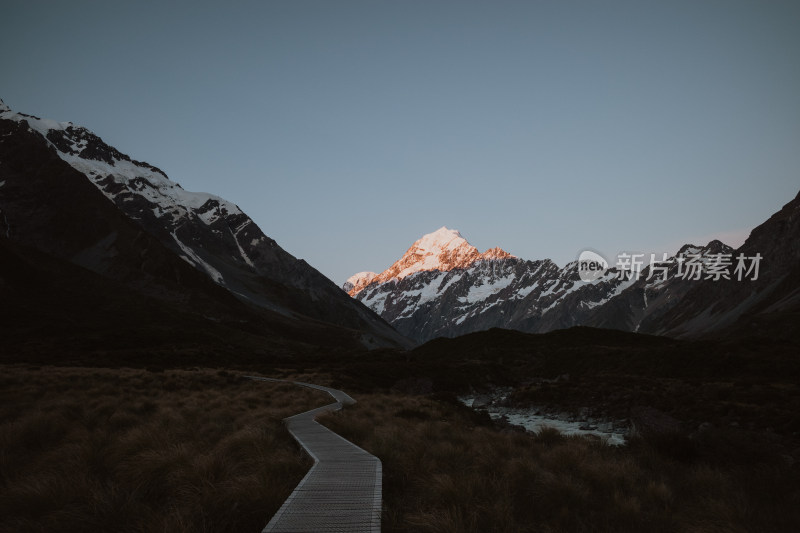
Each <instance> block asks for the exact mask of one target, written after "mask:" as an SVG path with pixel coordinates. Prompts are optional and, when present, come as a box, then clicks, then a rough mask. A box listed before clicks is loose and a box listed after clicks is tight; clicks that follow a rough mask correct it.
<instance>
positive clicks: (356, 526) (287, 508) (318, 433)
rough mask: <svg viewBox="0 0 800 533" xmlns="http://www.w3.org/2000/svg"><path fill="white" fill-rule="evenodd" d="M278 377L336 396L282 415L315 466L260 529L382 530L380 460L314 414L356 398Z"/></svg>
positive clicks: (338, 391) (277, 530) (275, 530)
mask: <svg viewBox="0 0 800 533" xmlns="http://www.w3.org/2000/svg"><path fill="white" fill-rule="evenodd" d="M246 377H248V378H249V379H255V380H259V381H280V382H285V383H293V384H295V385H300V386H302V387H309V388H312V389H318V390H321V391H325V392H327V393H328V394H330V395H331V396H333V399H334V400H336V402H335V403H332V404H329V405H325V406H323V407H318V408H316V409H312V410H311V411H306V412H305V413H300V414H299V415H294V416H290V417H289V418H285V419H284V423H285V424H286V426H287V428H288V429H289V432H290V433H291V434H292V436H293V437H294V438H295V440H297V442H299V443H300V445H301V446H302V447H303V448H305V450H306V451H307V452H308V454H309V455H310V456H311V457H312V458H313V459H314V466H312V467H311V470H309V471H308V473H307V474H306V477H304V478H303V480H302V481H300V483H299V484H298V485H297V487H295V489H294V491H293V492H292V494H291V495H290V496H289V497H288V498H287V499H286V501H285V502H284V503H283V505H282V506H281V508H280V509H278V512H277V513H275V516H273V517H272V520H270V521H269V523H268V524H267V527H265V528H264V531H263V532H262V533H266V532H303V533H309V532H312V531H313V532H320V533H324V532H348V533H349V532H362V531H363V532H370V533H379V532H380V530H381V474H382V467H381V461H380V459H378V458H377V457H375V456H374V455H371V454H369V453H367V452H366V451H364V450H362V449H361V448H359V447H358V446H356V445H355V444H353V443H351V442H350V441H348V440H345V439H344V438H343V437H341V436H339V435H337V434H336V433H334V432H333V431H331V430H329V429H328V428H326V427H324V426H322V425H321V424H319V423H317V421H316V420H314V419H315V418H316V417H317V416H318V415H320V414H322V413H326V412H328V411H337V410H339V409H341V408H342V406H344V405H352V404H354V403H356V401H355V400H354V399H353V398H351V397H350V396H348V395H347V394H346V393H344V392H342V391H340V390H337V389H331V388H328V387H322V386H320V385H313V384H311V383H302V382H299V381H287V380H281V379H273V378H262V377H258V376H246Z"/></svg>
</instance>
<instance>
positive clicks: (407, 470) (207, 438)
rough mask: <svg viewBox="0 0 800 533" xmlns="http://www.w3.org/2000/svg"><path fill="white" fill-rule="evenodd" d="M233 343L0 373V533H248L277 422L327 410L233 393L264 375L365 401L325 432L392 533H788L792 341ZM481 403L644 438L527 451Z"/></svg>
mask: <svg viewBox="0 0 800 533" xmlns="http://www.w3.org/2000/svg"><path fill="white" fill-rule="evenodd" d="M215 333H216V332H215ZM226 339H227V341H226V342H230V343H231V344H230V345H229V347H228V348H227V349H226V350H225V351H224V353H222V352H221V353H219V354H218V355H217V356H215V355H214V353H212V352H213V351H214V350H213V348H209V349H210V350H211V352H204V353H203V356H202V358H200V359H201V361H202V364H201V363H200V362H192V352H191V351H186V350H175V351H173V350H171V348H170V346H169V345H168V344H167V345H164V344H163V343H162V344H161V345H159V346H160V347H159V349H158V352H157V353H158V358H157V360H154V355H153V353H154V352H152V351H150V347H149V346H147V345H146V343H145V345H142V346H141V347H140V346H137V341H136V339H135V337H131V342H129V343H125V348H124V351H123V350H120V351H113V350H112V352H113V353H111V354H109V357H107V358H104V357H103V354H102V353H100V352H96V351H92V353H91V354H89V353H88V352H87V353H86V355H84V356H80V357H73V356H70V357H69V358H68V359H64V358H63V356H62V355H61V353H59V352H58V351H55V350H53V351H52V352H49V351H47V350H38V351H37V354H38V355H37V357H36V361H37V362H38V363H37V364H41V365H42V366H31V365H30V364H25V363H23V362H20V361H19V359H18V357H20V356H15V355H14V354H12V353H7V354H6V355H5V356H4V359H5V360H6V361H8V363H7V364H6V365H5V366H3V367H2V377H1V378H0V383H1V384H2V386H1V387H0V401H1V403H0V415H1V416H2V418H0V510H2V512H0V530H1V531H43V530H47V531H49V530H54V529H55V530H59V531H110V530H113V531H234V530H235V531H253V532H256V531H259V530H260V529H261V528H262V527H263V526H264V525H265V524H266V522H267V521H268V520H269V518H270V516H271V515H272V514H273V513H274V512H275V511H276V510H277V509H278V507H279V506H280V504H281V503H282V501H283V499H284V498H285V497H286V496H288V494H289V493H290V492H291V490H292V488H293V487H294V486H295V485H296V483H297V482H298V481H299V480H300V479H301V478H302V476H303V473H304V472H305V471H306V469H307V468H308V467H309V466H310V464H311V461H310V459H308V457H306V456H305V454H304V453H303V452H302V451H301V449H300V447H299V446H298V445H297V444H296V443H295V442H294V441H293V440H292V439H291V437H290V436H289V434H288V433H287V432H286V431H285V428H283V426H282V425H281V423H280V420H281V419H282V418H283V417H285V416H289V415H291V414H295V413H297V412H300V411H302V410H304V409H306V408H308V407H311V406H316V405H321V404H324V403H327V402H328V401H329V398H327V397H326V396H325V395H321V394H320V393H316V392H314V391H309V390H306V389H303V388H299V387H294V386H289V385H278V384H267V383H255V382H249V381H245V380H242V379H240V378H238V377H237V375H239V374H243V373H260V374H262V375H267V376H273V377H281V378H294V379H301V380H306V381H312V382H317V383H320V384H324V385H332V386H334V387H337V388H341V389H344V390H346V391H347V392H348V393H350V394H352V395H353V396H354V397H355V398H356V399H357V400H358V403H357V404H356V405H355V406H353V407H349V408H347V409H346V410H345V411H343V412H342V413H338V414H334V415H329V416H327V417H326V418H324V419H323V422H324V423H325V424H327V425H329V426H330V427H331V428H333V429H334V430H336V431H338V432H341V433H342V434H343V435H344V436H345V437H347V438H348V439H351V440H353V441H354V442H355V443H356V444H358V445H360V446H362V447H364V448H365V449H367V450H368V451H370V452H372V453H374V454H375V455H377V456H378V457H379V458H380V459H381V460H382V461H383V465H384V515H383V527H384V530H385V531H423V532H427V531H430V532H439V531H440V532H466V531H475V532H491V531H509V532H511V531H545V532H547V531H609V532H612V531H613V532H617V531H631V532H640V531H664V532H667V531H692V532H765V533H766V532H770V533H771V532H782V531H786V532H789V531H791V532H796V531H800V415H798V413H800V355H798V354H800V349H798V346H799V344H798V342H797V339H796V338H794V337H792V336H791V335H789V336H779V335H762V336H758V335H756V336H753V335H750V336H745V337H731V338H730V339H721V340H720V339H717V340H699V341H677V340H673V339H665V338H659V337H651V336H644V335H635V334H629V333H622V332H614V331H604V330H593V329H589V328H574V329H571V330H565V331H557V332H553V333H549V334H546V335H525V334H521V333H517V332H511V331H503V330H491V331H488V332H482V333H477V334H472V335H467V336H464V337H460V338H457V339H439V340H436V341H432V342H430V343H428V344H426V345H424V346H421V347H418V348H416V349H414V350H412V351H408V352H400V351H393V350H383V351H380V350H379V351H373V352H365V351H362V352H359V351H345V350H340V351H331V352H325V351H324V350H306V351H295V352H292V353H289V352H288V351H286V350H280V351H279V352H277V353H272V352H270V351H269V350H268V349H267V350H265V351H263V352H256V351H253V350H252V349H249V346H250V340H248V342H247V343H239V341H238V340H237V339H236V338H234V337H226ZM223 340H224V339H223ZM97 342H100V340H98V341H97ZM143 342H144V341H143ZM148 342H149V341H148ZM219 342H222V340H220V341H219ZM40 348H41V347H40ZM34 349H35V347H33V346H31V345H29V346H27V347H26V350H25V352H23V353H22V355H21V357H22V358H23V360H24V359H27V358H28V356H29V355H30V352H31V350H34ZM79 352H80V351H79V350H77V349H75V350H73V354H79ZM171 354H174V355H171ZM215 357H216V360H217V362H216V364H215V365H213V366H216V367H218V368H215V369H203V370H198V369H196V368H193V367H191V366H189V365H190V364H201V366H203V365H208V366H211V365H209V363H210V361H211V360H213V359H215ZM87 358H92V359H93V360H95V361H96V364H94V365H88V362H87ZM156 364H157V366H156ZM48 365H49V366H48ZM66 365H73V366H66ZM121 365H125V366H121ZM103 366H106V367H107V368H102V367H103ZM494 386H506V387H513V389H514V393H513V394H512V395H511V396H510V397H509V399H508V403H509V405H513V406H539V407H541V408H542V409H544V410H546V409H558V410H563V411H587V410H588V411H590V412H591V414H592V415H594V416H609V417H613V418H614V419H620V418H621V419H626V420H628V421H630V422H632V423H634V424H636V426H637V432H636V435H635V436H633V437H631V439H630V440H629V443H628V444H627V445H626V446H623V447H616V448H615V447H609V446H606V445H604V444H602V443H601V442H598V441H592V440H587V439H583V438H566V437H563V436H561V435H560V434H558V433H556V432H555V431H552V430H545V431H543V432H541V433H539V434H531V433H525V432H522V431H520V430H519V429H517V428H513V427H508V426H503V425H502V424H501V425H498V424H495V423H493V422H491V421H490V420H489V419H488V417H487V416H486V415H481V414H477V413H475V412H473V411H472V410H470V409H467V408H466V407H464V406H462V405H460V404H459V403H458V402H457V401H456V396H457V395H458V394H467V393H469V394H473V395H474V394H476V393H478V394H480V393H482V392H488V391H490V390H491V389H492V387H494Z"/></svg>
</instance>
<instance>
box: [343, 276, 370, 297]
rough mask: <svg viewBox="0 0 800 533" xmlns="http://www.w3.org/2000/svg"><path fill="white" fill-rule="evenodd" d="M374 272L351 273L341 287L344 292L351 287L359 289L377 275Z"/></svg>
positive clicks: (351, 288)
mask: <svg viewBox="0 0 800 533" xmlns="http://www.w3.org/2000/svg"><path fill="white" fill-rule="evenodd" d="M377 275H378V274H376V273H375V272H359V273H358V274H353V275H352V276H350V277H349V278H347V281H345V282H344V285H343V286H342V289H344V291H345V292H347V293H349V292H350V291H352V290H353V289H356V290H357V291H360V290H361V289H363V288H364V287H366V286H367V285H369V283H370V282H371V281H372V279H373V278H374V277H375V276H377Z"/></svg>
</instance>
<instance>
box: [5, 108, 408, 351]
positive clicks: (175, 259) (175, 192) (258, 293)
mask: <svg viewBox="0 0 800 533" xmlns="http://www.w3.org/2000/svg"><path fill="white" fill-rule="evenodd" d="M0 233H2V234H3V235H4V236H5V237H6V238H7V239H9V240H10V241H12V242H15V243H18V244H21V245H24V246H31V247H33V248H35V249H37V250H39V251H42V252H45V253H47V254H50V255H53V256H55V257H57V258H61V259H65V260H67V261H69V262H71V263H73V264H77V265H80V266H82V267H84V268H87V269H89V270H91V271H93V272H96V273H99V274H102V275H104V276H106V277H110V278H113V279H117V280H120V281H124V282H125V283H126V284H128V285H129V286H135V287H136V288H137V289H138V290H140V291H142V292H145V293H148V294H150V295H153V296H155V297H158V298H162V299H165V298H166V299H172V300H176V301H177V300H181V299H184V300H185V299H186V298H187V296H186V288H187V286H193V284H194V285H197V286H200V287H201V288H199V289H198V290H199V292H201V293H203V294H206V295H208V294H211V293H213V294H214V296H212V297H211V299H212V300H218V299H219V298H220V297H222V298H223V299H228V298H230V299H234V298H235V299H238V300H240V301H241V302H244V303H246V305H248V306H253V307H256V308H260V309H262V310H267V311H269V312H271V313H273V314H275V315H281V316H283V317H286V318H288V319H294V318H296V319H298V320H308V319H310V320H317V321H322V322H327V323H330V324H333V325H336V326H341V327H344V328H348V329H349V330H352V331H354V332H357V335H359V336H360V337H361V341H362V342H363V344H365V345H368V346H380V345H393V346H397V345H404V344H407V341H406V340H405V339H403V338H402V337H401V336H400V335H398V334H397V333H396V332H395V331H394V330H393V329H392V328H391V327H390V326H389V325H388V324H386V323H385V322H384V321H383V320H382V319H381V318H380V317H378V316H377V315H375V314H374V313H373V312H372V311H371V310H369V309H367V308H366V307H364V306H363V305H361V304H360V303H358V302H356V301H354V300H352V299H351V298H349V297H347V295H346V294H343V293H342V292H341V290H339V288H338V287H336V286H335V284H333V283H332V282H331V281H330V280H328V279H327V278H326V277H325V276H323V275H322V274H320V273H319V272H318V271H316V270H315V269H314V268H313V267H311V266H310V265H308V264H307V263H306V262H305V261H303V260H298V259H296V258H295V257H293V256H292V255H291V254H289V253H287V252H286V251H284V250H283V249H282V248H281V247H280V246H278V244H277V243H276V242H275V241H274V240H272V239H270V238H269V237H267V236H266V235H265V234H264V233H263V232H262V231H261V229H260V228H259V227H258V226H257V225H256V224H255V223H254V222H253V221H252V220H251V219H250V218H249V217H248V216H247V215H246V214H245V213H243V212H242V211H241V210H240V209H239V208H238V207H237V206H236V205H234V204H232V203H231V202H228V201H226V200H224V199H222V198H219V197H217V196H213V195H210V194H205V193H192V192H188V191H185V190H184V189H182V188H181V187H180V185H178V184H177V183H175V182H173V181H171V180H169V179H168V178H167V176H166V175H165V174H164V173H163V172H162V171H161V170H159V169H158V168H156V167H153V166H152V165H149V164H147V163H143V162H140V161H136V160H133V159H131V158H130V157H129V156H127V155H125V154H123V153H121V152H119V151H118V150H117V149H115V148H113V147H111V146H108V145H107V144H106V143H104V142H103V141H102V139H100V138H99V137H97V136H96V135H95V134H93V133H92V132H90V131H88V130H87V129H85V128H82V127H78V126H75V125H74V124H72V123H69V122H61V123H59V122H54V121H51V120H46V119H41V118H38V117H35V116H32V115H25V114H22V113H15V112H13V111H12V110H11V109H9V108H8V106H6V105H5V104H3V103H2V101H0ZM186 267H189V268H188V269H187V268H186ZM209 281H210V282H213V283H208V282H209ZM212 286H213V287H214V288H210V287H212ZM220 289H224V290H223V291H222V292H221V293H220ZM209 291H210V292H209ZM221 295H222V296H221Z"/></svg>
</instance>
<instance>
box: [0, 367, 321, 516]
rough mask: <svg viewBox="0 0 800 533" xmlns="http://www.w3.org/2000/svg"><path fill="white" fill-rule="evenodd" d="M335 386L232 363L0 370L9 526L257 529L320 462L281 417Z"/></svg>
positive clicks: (2, 480)
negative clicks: (245, 373) (244, 372)
mask: <svg viewBox="0 0 800 533" xmlns="http://www.w3.org/2000/svg"><path fill="white" fill-rule="evenodd" d="M329 399H330V398H329V396H327V395H326V394H324V393H321V392H319V391H315V390H311V389H306V388H304V387H297V386H294V385H289V384H279V383H265V382H253V381H249V380H242V379H238V378H237V377H235V376H233V375H230V374H228V373H227V372H225V371H216V370H194V371H189V370H169V371H159V372H150V371H146V370H134V369H116V370H110V369H80V368H47V367H45V368H41V369H38V368H26V367H21V366H5V367H3V368H2V377H0V509H2V512H0V530H2V531H8V532H12V531H13V532H22V531H56V530H57V531H170V532H172V531H209V532H211V531H213V532H220V531H237V532H238V531H248V530H249V531H259V530H260V529H261V528H263V527H264V525H265V524H266V523H267V522H268V520H269V518H270V517H271V516H272V515H273V514H274V513H275V512H276V511H277V509H278V508H279V507H280V505H281V504H282V503H283V501H284V500H285V499H286V497H287V496H288V495H289V494H290V493H291V491H292V489H293V488H294V487H295V485H296V484H297V483H298V482H299V481H300V479H302V477H303V476H304V475H305V472H306V471H307V470H308V468H309V466H310V465H311V460H310V459H309V458H308V457H307V456H306V455H305V453H304V452H302V451H301V450H300V448H299V446H297V444H296V443H295V442H294V440H293V439H292V438H291V436H290V435H289V434H288V432H287V431H286V430H285V428H284V426H283V425H282V423H281V420H282V419H283V418H284V417H286V416H290V415H293V414H296V413H299V412H301V411H304V410H307V409H310V408H313V407H317V406H319V405H324V404H325V403H328V402H329Z"/></svg>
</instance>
